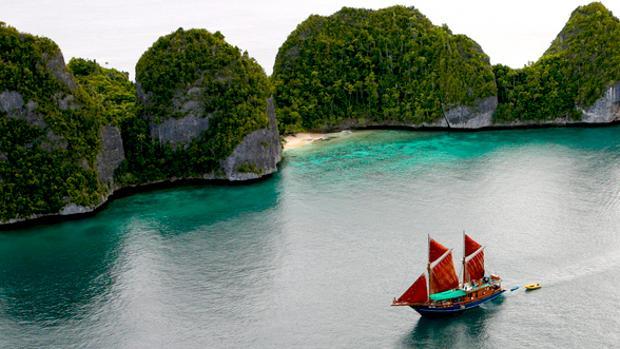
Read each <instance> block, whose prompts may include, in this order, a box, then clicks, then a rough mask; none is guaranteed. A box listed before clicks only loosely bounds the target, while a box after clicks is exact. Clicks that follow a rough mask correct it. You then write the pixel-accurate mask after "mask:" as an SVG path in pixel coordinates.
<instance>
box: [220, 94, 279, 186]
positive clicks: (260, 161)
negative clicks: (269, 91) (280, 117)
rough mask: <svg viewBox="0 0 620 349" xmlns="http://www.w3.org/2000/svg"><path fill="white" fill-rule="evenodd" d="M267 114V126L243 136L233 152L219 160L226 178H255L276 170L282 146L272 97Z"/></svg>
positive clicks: (232, 179)
mask: <svg viewBox="0 0 620 349" xmlns="http://www.w3.org/2000/svg"><path fill="white" fill-rule="evenodd" d="M267 114H268V115H269V126H268V127H266V128H262V129H259V130H256V131H254V132H252V133H250V134H249V135H247V136H245V138H243V141H242V142H241V144H239V145H238V146H237V147H236V148H235V150H234V151H233V153H232V154H231V155H230V156H229V157H227V158H226V159H225V160H223V161H222V162H221V166H222V169H223V171H224V173H225V174H226V179H228V180H231V181H242V180H249V179H257V178H260V177H262V176H264V175H267V174H271V173H273V172H276V171H277V170H278V167H277V166H278V163H279V162H280V160H281V159H282V146H281V144H280V135H279V133H278V127H277V124H276V113H275V108H274V105H273V99H272V98H269V100H268V104H267Z"/></svg>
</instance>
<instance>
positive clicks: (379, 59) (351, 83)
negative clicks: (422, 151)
mask: <svg viewBox="0 0 620 349" xmlns="http://www.w3.org/2000/svg"><path fill="white" fill-rule="evenodd" d="M619 37H620V29H619V25H618V19H617V18H616V17H614V16H613V14H612V13H611V12H610V11H609V10H607V9H606V8H605V7H604V6H603V5H602V4H601V3H598V2H595V3H591V4H589V5H586V6H581V7H579V8H577V9H576V10H575V11H574V12H573V13H572V15H571V17H570V19H569V21H568V23H567V24H566V26H565V28H564V29H563V30H562V31H561V32H560V34H559V35H558V36H557V38H556V39H555V40H554V41H553V43H552V44H551V47H550V48H549V49H548V50H547V51H546V52H545V54H544V55H543V56H542V57H541V58H540V59H539V60H538V61H537V62H535V63H533V64H531V65H529V66H526V67H524V68H522V69H511V68H509V67H506V66H503V65H497V66H495V67H491V65H490V64H489V59H488V57H487V56H486V55H485V54H484V52H483V51H482V49H481V48H480V46H478V44H476V43H475V42H474V41H472V40H471V39H469V38H468V37H466V36H464V35H454V34H452V33H451V32H450V30H449V29H448V27H447V26H445V25H444V26H435V25H433V24H432V23H431V22H430V21H429V20H428V19H427V18H426V17H425V16H424V15H422V14H421V13H420V12H419V11H418V10H416V9H414V8H407V7H402V6H395V7H390V8H386V9H382V10H377V11H373V10H366V9H351V8H343V9H342V10H340V11H339V12H337V13H335V14H333V15H331V16H328V17H323V16H316V15H315V16H310V17H309V18H308V19H307V20H305V21H304V22H303V23H301V24H300V25H299V26H298V27H297V28H296V29H295V30H294V31H293V32H292V33H291V34H290V35H289V37H288V38H287V40H286V42H285V43H284V44H283V45H282V46H281V47H280V50H279V52H278V55H277V58H276V62H275V65H274V74H273V77H272V78H273V81H274V85H275V87H276V94H275V98H276V104H277V111H278V117H279V122H280V130H281V131H282V132H285V133H290V132H297V131H300V130H329V129H342V128H348V127H364V126H410V127H424V126H432V127H453V128H482V127H491V126H504V127H510V126H524V125H539V124H569V123H582V122H583V123H607V122H613V121H618V120H620V107H619V105H620V84H618V82H620V40H618V38H619Z"/></svg>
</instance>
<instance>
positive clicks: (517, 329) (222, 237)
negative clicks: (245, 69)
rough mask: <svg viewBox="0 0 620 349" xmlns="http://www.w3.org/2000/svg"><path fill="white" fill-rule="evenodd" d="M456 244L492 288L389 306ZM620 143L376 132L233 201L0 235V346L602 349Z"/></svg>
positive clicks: (508, 134)
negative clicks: (494, 293)
mask: <svg viewBox="0 0 620 349" xmlns="http://www.w3.org/2000/svg"><path fill="white" fill-rule="evenodd" d="M463 229H465V230H467V231H468V232H470V233H471V234H472V235H473V236H474V237H475V238H477V239H478V240H479V241H481V242H482V243H484V244H485V245H486V246H487V252H486V255H487V259H488V261H489V269H490V271H494V272H497V273H499V274H500V275H502V276H503V277H504V279H505V285H506V286H512V285H522V284H524V283H527V282H532V281H541V282H542V283H543V288H542V289H540V290H538V291H535V292H531V293H527V294H526V293H525V292H523V291H522V290H519V291H517V292H514V293H512V294H509V295H507V296H505V297H504V298H503V299H501V300H499V301H497V302H495V303H493V304H488V305H486V306H484V308H481V309H477V310H474V311H472V312H470V313H468V314H465V315H464V316H461V317H459V318H455V319H451V320H446V321H432V320H425V319H420V317H419V316H418V315H417V313H415V312H414V311H413V310H411V309H405V308H391V307H390V306H389V304H390V302H391V300H392V297H394V296H398V295H399V294H400V293H401V292H402V291H403V290H404V289H405V288H406V287H407V286H409V284H410V283H411V282H412V281H413V279H414V278H415V277H416V276H417V275H418V274H419V273H420V272H422V270H423V268H424V263H425V258H426V250H425V243H426V234H427V233H431V234H432V235H433V236H434V237H435V238H437V239H438V240H439V241H442V242H444V243H445V244H447V245H448V246H451V247H454V248H455V251H456V253H457V256H460V250H461V248H462V245H461V241H460V238H461V231H462V230H463ZM619 273H620V128H618V127H612V128H599V129H546V130H530V131H501V132H479V133H452V134H448V133H414V132H401V131H373V132H360V133H354V134H351V135H346V136H343V137H341V138H340V139H337V140H331V141H326V142H323V143H322V144H320V145H311V146H308V147H306V148H300V149H297V150H293V151H289V152H288V153H287V161H286V162H285V164H284V165H283V168H282V171H281V172H280V173H279V174H278V175H276V176H274V177H272V178H270V179H268V180H266V181H263V182H260V183H258V184H253V185H247V186H234V187H217V186H206V187H184V188H179V189H171V190H161V191H156V192H151V193H145V194H139V195H135V196H132V197H129V198H125V199H121V200H117V201H115V202H113V203H112V204H111V205H110V206H109V207H108V208H107V209H106V210H104V211H103V212H101V213H99V214H98V215H97V216H96V217H94V218H90V219H86V220H80V221H73V222H66V223H62V224H57V225H51V226H45V227H36V228H32V229H29V230H25V231H19V232H8V233H0V347H2V348H16V347H58V348H65V347H88V348H113V347H124V348H153V347H188V348H191V347H203V348H248V347H257V348H291V347H305V348H393V347H395V348H399V347H402V348H409V347H468V348H477V347H489V348H498V347H504V348H508V347H514V348H519V347H524V346H533V347H536V348H545V347H548V348H563V347H572V348H583V347H613V346H617V345H618V343H620V331H619V329H620V306H618V305H619V304H620V277H619V276H618V275H619Z"/></svg>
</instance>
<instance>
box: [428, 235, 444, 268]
mask: <svg viewBox="0 0 620 349" xmlns="http://www.w3.org/2000/svg"><path fill="white" fill-rule="evenodd" d="M447 251H448V248H447V247H446V246H444V245H442V244H440V243H438V242H437V241H435V240H434V239H430V240H429V241H428V262H429V263H433V262H434V261H436V260H437V259H438V258H439V257H441V256H443V254H444V253H446V252H447Z"/></svg>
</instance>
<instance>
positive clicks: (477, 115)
mask: <svg viewBox="0 0 620 349" xmlns="http://www.w3.org/2000/svg"><path fill="white" fill-rule="evenodd" d="M495 109H497V96H491V97H487V98H484V99H482V100H480V101H478V102H477V103H476V105H475V106H473V107H467V106H458V107H456V108H452V109H449V110H448V111H446V112H444V115H445V118H446V121H447V123H448V127H449V128H463V129H477V128H484V127H489V126H492V125H493V113H494V112H495Z"/></svg>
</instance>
